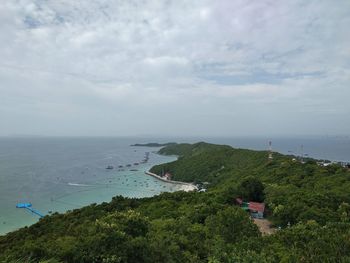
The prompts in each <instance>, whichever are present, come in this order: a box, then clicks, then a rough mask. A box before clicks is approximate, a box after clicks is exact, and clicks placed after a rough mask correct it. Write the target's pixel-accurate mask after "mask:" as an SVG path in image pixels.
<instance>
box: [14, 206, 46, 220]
mask: <svg viewBox="0 0 350 263" xmlns="http://www.w3.org/2000/svg"><path fill="white" fill-rule="evenodd" d="M16 208H24V209H27V210H28V211H30V212H32V213H33V214H36V215H37V216H39V217H40V218H42V217H44V216H43V215H42V214H41V213H40V212H39V211H38V210H35V209H34V208H32V204H31V203H18V204H17V205H16Z"/></svg>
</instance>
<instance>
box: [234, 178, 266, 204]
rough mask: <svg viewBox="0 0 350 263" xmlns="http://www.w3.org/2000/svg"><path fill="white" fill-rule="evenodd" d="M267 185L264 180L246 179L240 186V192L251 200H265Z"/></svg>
mask: <svg viewBox="0 0 350 263" xmlns="http://www.w3.org/2000/svg"><path fill="white" fill-rule="evenodd" d="M264 190H265V187H264V185H263V184H262V182H261V181H260V180H259V179H257V178H255V177H249V178H247V179H245V180H244V181H243V182H242V183H241V184H240V186H239V188H238V192H239V193H240V194H241V195H242V197H243V198H244V199H246V200H249V201H255V202H263V201H264V199H265V192H264Z"/></svg>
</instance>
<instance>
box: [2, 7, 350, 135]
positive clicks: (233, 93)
mask: <svg viewBox="0 0 350 263" xmlns="http://www.w3.org/2000/svg"><path fill="white" fill-rule="evenodd" d="M348 10H350V3H349V2H348V1H346V0H340V1H337V3H334V2H333V1H328V0H323V1H313V0H312V1H307V2H305V1H301V0H300V1H287V0H286V1H279V2H276V1H270V0H263V1H249V2H247V1H243V0H224V1H185V0H180V1H156V0H154V1H146V2H142V1H136V0H134V1H111V0H99V1H82V0H77V1H69V0H57V1H53V0H49V1H40V0H19V1H16V2H14V1H12V0H4V1H3V3H2V4H1V6H0V30H1V34H0V57H1V58H2V60H1V62H0V77H1V78H0V92H1V94H2V96H1V97H0V103H1V105H0V117H1V118H4V119H7V120H10V119H11V118H17V119H21V118H22V117H21V112H23V113H24V112H25V113H26V114H23V116H24V115H26V116H27V115H28V114H30V113H31V114H32V118H33V119H35V120H36V123H39V124H40V125H39V126H40V127H42V128H43V133H45V129H44V128H45V127H46V126H45V125H51V124H50V121H48V118H41V117H40V114H38V112H40V111H41V112H43V111H45V114H46V115H47V116H50V114H52V116H56V117H57V116H59V115H60V112H61V113H62V115H61V116H60V118H58V117H57V118H58V119H59V122H60V127H61V128H60V129H58V130H57V134H61V133H62V134H63V133H64V134H69V133H70V131H71V132H73V133H76V132H77V131H79V128H74V129H71V130H70V129H69V127H70V126H72V121H73V120H72V119H70V118H67V120H66V121H65V118H64V117H65V116H66V115H67V114H66V112H67V110H68V111H69V110H71V111H73V112H74V115H76V116H77V118H79V117H78V116H80V117H81V118H80V119H81V120H84V121H86V123H84V125H85V126H86V125H88V124H87V123H88V121H87V120H86V119H87V116H95V115H94V114H93V112H96V114H97V113H98V115H100V114H101V112H102V113H103V114H104V115H105V116H117V117H115V118H117V119H116V121H127V120H130V119H131V118H133V119H140V118H142V117H146V118H148V117H147V116H150V115H152V114H153V115H154V116H156V117H155V118H153V119H152V120H151V121H150V122H149V125H148V126H147V127H144V129H148V130H149V131H150V132H151V131H152V126H153V125H156V126H157V127H161V126H162V125H163V123H164V122H166V121H167V120H169V118H170V119H171V118H173V119H174V120H176V122H179V121H181V117H182V116H184V115H186V114H188V112H192V113H193V114H194V115H193V114H192V115H191V116H192V117H193V118H194V119H195V118H196V116H197V117H198V116H201V117H200V118H199V117H198V120H200V123H197V124H193V125H188V124H187V122H189V120H187V121H186V126H187V127H188V129H189V134H190V133H195V131H197V130H198V127H205V126H206V124H207V123H208V122H211V121H212V122H213V123H214V119H215V120H216V121H215V123H221V124H220V125H222V123H224V120H225V119H226V118H227V115H229V116H231V115H232V116H236V117H234V118H236V119H235V121H236V123H240V122H241V123H242V125H243V126H244V125H245V122H244V121H243V120H240V119H239V117H240V118H244V116H252V114H253V115H254V113H255V114H256V116H257V117H256V121H257V125H256V126H257V128H256V130H257V131H258V132H260V131H261V132H264V127H261V128H260V130H259V128H258V126H259V123H260V118H261V113H262V112H264V111H266V112H269V114H266V115H264V116H265V118H266V119H268V120H270V121H271V122H274V121H276V120H280V119H281V116H284V115H291V114H292V112H293V110H292V109H296V108H297V109H301V108H305V109H307V112H308V116H305V117H301V118H305V119H306V118H309V117H310V116H312V119H317V118H320V115H321V113H320V112H323V113H322V118H325V116H324V112H332V114H331V115H332V116H331V115H330V116H328V117H327V118H333V116H334V114H337V113H338V114H339V115H340V116H346V115H348V114H349V113H350V108H349V106H348V104H347V101H346V99H345V98H347V97H348V96H349V95H350V91H349V89H348V86H349V83H350V80H349V77H348V76H349V71H350V63H349V61H350V49H349V47H350V35H349V34H348V33H347V32H348V25H349V24H350V17H349V15H348ZM24 99H25V101H24ZM43 101H45V103H43ZM150 101H151V102H150ZM35 105H40V107H37V106H35ZM310 105H316V106H314V108H312V107H310ZM159 108H161V109H164V110H162V111H159ZM222 109H225V110H224V111H223V110H222ZM313 109H314V110H313ZM113 111H118V114H116V115H115V114H113V113H112V112H113ZM237 111H240V112H241V114H239V115H235V114H236V113H237ZM251 111H253V113H252V112H251ZM145 112H148V114H147V115H145ZM234 113H235V114H234ZM203 116H207V119H206V120H205V118H204V117H203ZM220 116H222V117H220ZM23 118H27V117H23ZM111 118H112V117H111ZM218 118H219V119H220V118H222V120H220V121H218ZM258 119H259V121H258ZM290 119H293V120H294V121H295V122H297V121H298V120H297V118H290ZM104 120H105V121H108V122H109V121H110V118H108V117H106V118H105V119H104ZM140 121H141V119H140ZM89 122H93V121H90V120H89ZM102 122H103V121H102ZM174 122H175V121H174ZM302 122H303V123H306V122H305V121H304V120H303V121H302ZM11 123H12V122H11ZM99 123H100V122H99ZM84 125H83V126H84ZM324 125H326V124H324ZM331 125H334V123H333V122H332V124H331ZM195 126H196V127H195ZM248 126H249V129H250V127H251V125H248ZM248 126H247V127H248ZM296 126H297V125H296ZM321 126H322V125H321V124H320V123H319V122H318V123H317V125H310V126H306V125H304V126H303V127H302V131H300V132H305V133H319V132H320V130H322V132H323V131H325V132H326V130H327V127H321ZM108 127H110V128H111V125H109V126H108ZM229 127H230V128H229V131H230V132H234V130H235V126H232V125H231V126H230V125H229ZM341 127H344V125H342V126H341ZM134 128H135V127H134ZM134 128H133V129H134ZM168 128H169V127H168ZM168 128H167V129H164V132H168V131H169V130H168ZM220 128H222V127H221V126H220V127H218V129H217V130H215V131H214V130H211V131H212V132H213V133H215V134H221V133H220ZM226 128H227V127H226ZM16 129H28V133H30V132H31V128H30V127H22V126H21V125H20V122H18V123H17V124H16V125H10V126H8V127H6V128H5V129H3V130H2V131H1V132H2V133H3V134H7V133H12V132H14V131H15V130H16ZM111 129H112V128H111ZM133 129H130V132H132V130H133ZM247 129H248V128H247ZM278 129H279V132H281V133H283V132H285V131H286V132H290V131H289V130H283V127H282V126H280V125H279V126H278ZM112 130H113V129H112ZM173 130H174V133H176V127H175V126H174V127H173ZM202 130H203V129H202ZM242 130H244V129H242ZM331 130H332V131H334V129H333V128H332V129H331ZM35 131H37V129H36V130H35ZM123 131H124V132H125V131H127V129H123ZM229 131H228V130H227V129H225V131H223V132H222V134H224V133H227V132H229ZM33 132H34V130H33ZM113 132H114V130H113ZM266 132H267V131H266ZM338 132H350V127H347V130H346V131H342V130H339V131H338ZM96 133H98V134H110V133H111V132H109V131H104V130H103V128H101V130H100V131H96Z"/></svg>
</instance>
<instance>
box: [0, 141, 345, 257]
mask: <svg viewBox="0 0 350 263" xmlns="http://www.w3.org/2000/svg"><path fill="white" fill-rule="evenodd" d="M160 153H162V154H170V155H178V156H179V159H178V160H177V161H175V162H172V163H168V164H163V165H159V166H155V167H153V168H152V172H155V173H161V172H164V171H166V172H170V173H171V174H172V175H173V178H174V179H175V180H181V181H188V182H208V183H209V185H208V191H207V192H205V193H198V192H192V193H184V192H177V193H164V194H161V195H159V196H154V197H152V198H143V199H129V198H123V197H115V198H113V200H112V201H111V202H110V203H103V204H101V205H90V206H88V207H85V208H82V209H77V210H74V211H71V212H67V213H65V214H54V215H52V216H50V217H45V218H43V219H42V220H40V222H38V223H37V224H34V225H32V226H31V227H26V228H23V229H20V230H18V231H15V232H13V233H9V234H8V235H6V236H3V237H0V262H341V261H343V262H347V261H349V260H350V239H349V238H348V237H349V236H350V225H349V221H350V205H349V203H350V197H349V194H348V193H349V191H350V174H349V172H348V171H346V170H345V169H343V168H341V167H340V166H337V165H333V166H329V167H326V168H325V167H320V166H318V165H317V164H316V162H314V161H312V160H310V161H308V162H307V163H305V164H302V163H300V162H295V161H293V160H292V158H291V157H288V156H283V155H280V154H274V160H273V161H272V162H268V161H267V152H263V151H250V150H243V149H233V148H231V147H229V146H222V145H213V144H206V143H197V144H175V145H174V144H171V145H168V146H166V147H164V148H162V149H161V150H160ZM243 182H255V183H256V184H258V185H259V183H260V184H261V183H262V184H261V185H262V186H263V188H265V190H264V193H263V195H261V197H262V198H264V197H265V202H266V204H267V206H268V215H269V217H270V218H271V220H273V222H274V223H275V224H276V225H280V226H282V227H283V228H282V230H281V231H278V232H277V234H275V235H272V236H268V237H262V236H261V234H260V233H259V231H258V229H257V227H256V226H255V225H254V224H253V223H252V221H251V220H250V218H249V215H248V214H247V213H246V212H244V211H243V210H242V209H241V208H239V207H236V206H233V200H234V198H235V197H238V196H239V197H241V196H243V197H244V196H245V195H246V196H247V198H248V196H249V193H247V191H248V192H249V189H247V188H246V184H244V183H243ZM253 189H257V188H253ZM288 222H290V224H291V227H286V228H285V226H286V225H287V224H288Z"/></svg>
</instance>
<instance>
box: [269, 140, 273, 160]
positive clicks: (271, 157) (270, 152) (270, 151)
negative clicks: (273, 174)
mask: <svg viewBox="0 0 350 263" xmlns="http://www.w3.org/2000/svg"><path fill="white" fill-rule="evenodd" d="M272 159H273V156H272V142H271V141H269V161H271V160H272Z"/></svg>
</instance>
